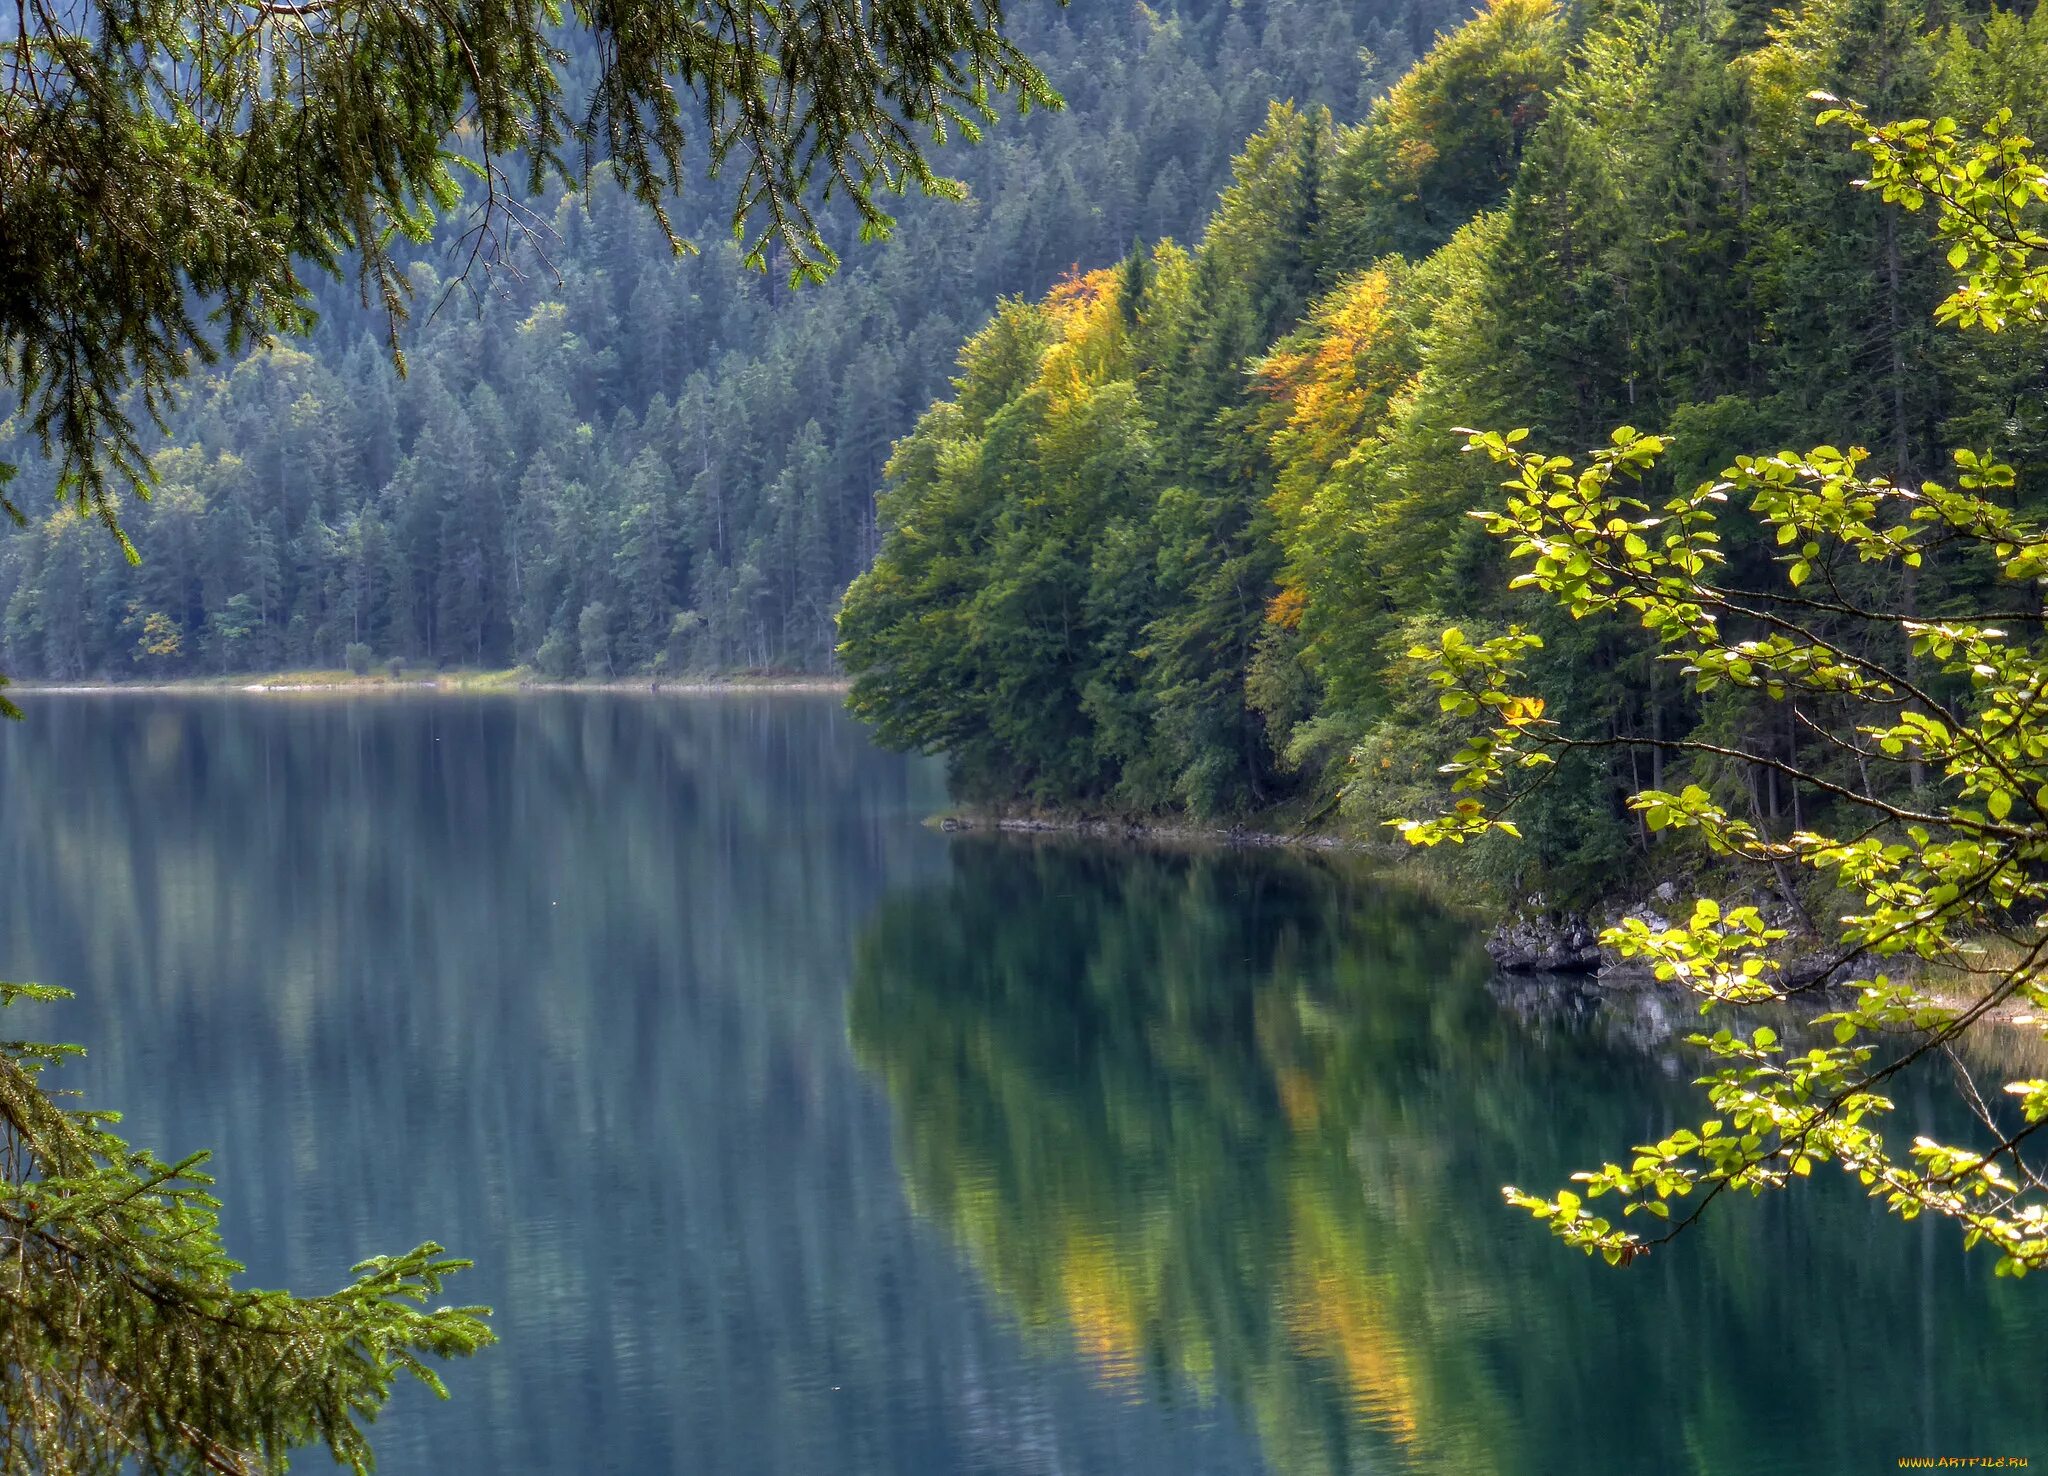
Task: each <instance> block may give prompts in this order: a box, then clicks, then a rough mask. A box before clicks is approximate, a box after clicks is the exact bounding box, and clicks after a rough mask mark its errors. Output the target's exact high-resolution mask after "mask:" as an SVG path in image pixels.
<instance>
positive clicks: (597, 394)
mask: <svg viewBox="0 0 2048 1476" xmlns="http://www.w3.org/2000/svg"><path fill="white" fill-rule="evenodd" d="M1456 13H1457V10H1456V5H1455V3H1454V0H1344V3H1341V4H1319V3H1315V0H1260V3H1253V4H1245V3H1229V0H1179V3H1177V4H1175V5H1173V6H1170V7H1161V8H1159V9H1156V10H1155V9H1151V8H1148V7H1147V6H1145V5H1142V4H1132V5H1119V6H1096V5H1085V6H1075V7H1073V8H1071V9H1067V10H1062V9H1058V8H1056V7H1053V6H1049V5H1048V6H1030V7H1027V8H1024V9H1023V10H1021V11H1020V12H1019V14H1018V15H1017V17H1016V19H1015V21H1014V23H1013V29H1014V30H1015V33H1016V35H1017V38H1018V41H1019V43H1020V44H1021V45H1022V46H1023V47H1024V49H1025V50H1026V51H1028V52H1029V53H1030V54H1031V55H1033V56H1034V57H1035V58H1036V59H1037V61H1038V62H1039V63H1040V64H1041V65H1042V66H1043V67H1044V68H1045V69H1046V71H1047V74H1048V75H1049V77H1050V78H1051V79H1052V81H1053V82H1054V84H1055V85H1056V86H1057V87H1058V88H1059V89H1060V91H1061V92H1062V94H1063V95H1064V98H1065V102H1066V107H1065V109H1064V110H1063V111H1061V112H1057V113H1047V112H1043V111H1041V112H1039V113H1037V114H1035V115H1033V116H1032V117H1030V118H1028V119H1024V120H1021V121H1020V120H1017V119H1006V120H1004V121H1003V122H1002V123H1001V124H999V125H997V126H995V127H993V128H991V129H990V131H989V133H988V135H987V138H986V141H985V143H983V144H982V145H981V146H978V147H971V148H970V147H958V148H954V149H950V150H947V151H944V157H942V158H941V159H940V161H939V162H940V164H941V166H942V167H943V168H945V169H947V170H949V171H951V172H952V173H954V174H956V175H957V176H958V177H960V178H961V179H962V180H964V181H965V183H966V184H967V186H968V189H969V191H970V199H969V200H968V202H967V203H966V204H965V205H960V204H955V203H953V202H951V201H944V200H924V199H918V198H915V197H912V198H909V199H906V200H904V201H901V202H897V203H896V204H894V206H893V208H894V209H895V212H896V215H897V217H898V219H899V221H900V222H901V224H900V226H899V228H898V230H897V233H896V235H895V237H894V238H893V239H891V240H890V241H888V242H886V243H883V244H879V245H865V246H863V245H861V244H859V242H858V240H857V237H858V235H859V229H858V228H859V219H858V216H857V215H856V213H855V212H854V210H853V209H852V208H851V207H850V206H849V205H848V203H847V202H846V201H845V200H843V199H840V200H836V201H829V202H824V203H823V204H822V206H821V208H820V220H821V223H822V225H823V227H824V230H825V234H826V235H827V236H828V237H829V238H831V239H832V240H834V241H836V242H838V243H839V244H840V246H841V247H842V248H843V260H844V263H845V265H844V267H843V269H842V270H841V272H840V273H839V274H838V275H837V276H836V277H835V278H834V279H833V280H831V281H830V282H827V283H824V284H821V285H808V286H805V287H804V288H802V289H800V290H792V288H791V287H790V286H789V284H788V280H787V270H786V263H785V262H782V261H780V260H778V261H777V262H774V263H771V264H770V267H769V269H768V270H767V271H764V272H755V271H749V270H746V269H745V268H744V267H743V265H742V262H741V256H742V252H741V250H740V248H739V246H738V245H736V244H735V242H734V241H733V240H732V238H731V233H730V230H729V227H728V225H727V222H726V221H725V219H724V217H723V215H722V213H721V211H722V210H723V208H724V199H723V196H722V195H721V194H720V193H719V192H718V191H716V190H710V191H703V192H700V193H699V194H698V195H694V196H686V197H685V198H684V200H683V201H682V202H681V203H680V204H679V205H678V207H677V213H676V220H677V223H678V226H679V228H680V229H681V231H682V233H683V234H684V235H685V236H686V237H688V238H689V239H690V241H691V242H692V244H693V245H694V246H695V247H696V248H697V250H698V254H696V255H694V256H684V257H681V258H678V257H676V256H675V255H673V254H672V253H671V252H670V250H669V249H668V247H667V245H666V243H665V241H664V240H663V237H662V234H661V228H660V226H659V224H658V223H657V222H656V220H655V219H654V218H653V217H652V216H651V215H650V214H649V213H648V212H647V211H645V210H644V209H642V208H641V207H640V205H639V203H638V202H637V201H635V200H633V199H632V198H631V197H630V195H629V194H628V193H627V191H625V190H624V189H622V188H620V187H619V186H618V185H617V184H616V183H614V182H612V180H611V178H610V176H609V173H608V171H607V169H606V168H605V166H603V165H600V166H599V167H598V169H597V171H596V172H595V174H594V176H593V177H592V179H591V181H590V183H589V185H588V187H587V188H584V189H581V190H569V189H564V188H556V189H554V190H553V191H552V192H551V193H550V194H547V195H545V196H543V197H542V198H540V199H537V200H533V201H530V202H528V203H527V204H526V205H525V206H524V207H523V209H524V210H528V211H530V212H531V217H532V218H531V221H530V223H529V232H530V240H528V241H527V242H526V243H525V244H524V246H523V248H521V249H516V250H514V251H513V252H511V253H510V254H509V256H508V258H507V259H506V260H505V261H504V262H502V263H501V264H500V269H499V270H497V271H495V272H493V273H490V274H486V273H484V272H482V271H478V270H468V271H467V272H466V274H465V269H466V268H467V267H468V265H469V253H470V252H471V250H472V249H473V247H474V246H475V244H476V243H475V241H474V240H473V238H472V236H471V232H472V230H473V228H474V220H473V218H472V216H471V215H470V214H469V213H467V212H465V211H463V210H460V209H458V210H453V211H449V212H446V213H444V216H443V218H442V221H441V223H440V225H439V226H438V227H437V230H436V234H435V237H434V239H433V241H432V242H430V243H429V244H427V245H425V246H423V247H417V248H413V247H407V246H406V245H405V243H403V242H401V243H400V249H401V251H403V252H405V253H406V254H405V255H404V256H403V257H402V262H403V264H404V265H405V266H406V267H407V269H408V270H409V272H410V274H411V278H412V281H413V285H414V295H413V301H414V308H415V312H414V321H413V322H412V324H410V325H409V326H407V327H406V328H405V329H404V330H403V331H402V333H401V335H400V347H401V348H402V350H403V352H404V356H405V362H406V367H407V371H408V372H407V375H406V377H405V378H404V379H401V378H400V377H399V374H398V369H397V366H396V365H395V364H394V362H393V358H392V354H391V352H390V350H389V347H388V346H387V343H386V336H387V327H388V325H387V322H386V319H385V316H384V313H383V310H382V307H381V304H375V305H370V306H365V304H364V303H363V302H362V301H360V300H359V298H358V294H357V291H356V288H355V284H354V283H353V282H340V281H333V280H327V279H322V280H321V281H320V282H319V283H318V284H317V285H316V286H315V288H314V293H313V305H314V306H315V307H316V308H317V310H318V314H319V319H318V323H317V326H316V327H315V328H314V330H313V331H312V332H311V334H310V335H308V336H306V337H304V338H297V339H291V340H282V339H281V340H279V341H278V342H277V343H276V344H274V345H273V346H271V347H268V348H265V349H262V350H260V351H258V352H255V353H252V354H249V355H247V356H245V357H243V358H242V359H240V360H239V361H238V362H225V363H223V364H221V365H218V366H215V367H214V368H212V369H210V370H205V371H203V372H202V374H201V375H200V376H198V377H196V378H195V381H194V382H193V383H192V384H191V385H190V387H189V389H188V391H187V392H186V393H185V394H184V395H183V396H182V398H181V402H180V403H179V404H178V405H177V406H176V407H175V409H174V410H173V411H172V413H171V414H170V416H169V417H168V420H169V429H168V432H167V433H166V434H165V435H164V436H163V437H162V438H161V442H162V443H161V446H160V447H159V448H158V449H157V450H156V453H155V456H154V471H155V475H156V480H157V486H156V489H155V492H154V495H153V497H152V499H151V501H150V502H149V503H148V504H147V505H145V506H141V507H134V508H131V509H129V510H127V511H125V512H124V513H123V519H124V524H125V526H126V527H127V529H128V532H129V534H130V536H131V537H132V539H133V541H134V543H135V545H136V547H137V548H138V549H140V550H141V552H142V554H143V557H144V562H143V563H142V565H141V567H139V568H137V569H132V570H131V569H130V568H128V567H127V565H126V564H125V562H124V560H123V558H122V553H121V550H120V549H119V548H118V547H116V546H114V545H112V544H111V543H110V542H109V541H108V540H106V539H105V538H104V537H102V536H99V534H98V530H97V529H96V528H95V527H94V526H93V524H92V520H91V519H90V518H89V517H86V518H82V517H79V516H77V515H76V514H75V513H74V512H71V511H58V512H56V513H54V514H51V513H48V512H47V509H49V508H50V506H51V501H50V499H49V496H48V492H49V484H50V483H51V482H52V481H53V480H54V478H55V476H56V468H55V467H54V466H53V465H51V464H50V463H48V462H45V461H44V460H43V459H42V458H41V457H40V456H39V455H37V454H36V451H35V448H34V445H33V438H32V437H31V436H30V435H29V434H28V432H27V429H26V427H25V426H24V425H22V424H21V423H20V417H16V418H15V419H14V420H5V419H0V461H11V462H15V463H17V464H19V465H21V466H22V468H23V474H22V478H21V480H20V481H19V482H17V483H16V484H15V485H14V486H13V487H12V488H11V489H9V496H10V497H11V499H12V500H13V501H14V502H15V504H16V505H17V506H20V507H23V508H26V509H30V510H31V511H32V512H33V513H34V514H35V522H34V525H33V526H31V527H28V528H27V529H25V530H21V531H15V530H12V529H7V528H5V527H4V525H0V671H5V672H8V673H10V674H12V675H14V676H17V677H28V678H45V679H55V680H67V679H77V678H80V677H86V676H92V677H102V678H108V677H110V678H124V677H125V678H137V677H141V678H155V679H161V678H165V677H177V676H187V675H193V674H203V673H209V672H213V673H219V672H228V671H235V672H240V671H269V670H276V669H278V668H280V667H286V666H290V667H328V668H333V667H339V666H341V665H343V664H344V663H345V662H350V663H353V664H357V665H362V664H365V663H368V662H371V661H374V662H375V663H377V665H378V666H380V667H382V666H383V665H384V664H385V663H388V662H390V661H392V660H393V659H397V660H399V661H401V662H404V663H407V664H410V665H412V666H415V667H424V668H429V669H431V668H436V667H440V666H443V665H456V664H463V665H471V666H475V665H485V666H495V667H505V666H512V665H521V664H523V665H527V666H531V667H533V668H535V669H537V670H538V671H540V672H542V673H544V674H546V675H548V676H550V677H554V678H564V677H583V676H596V677H607V676H614V675H618V676H623V675H626V674H629V673H636V672H640V673H645V672H653V671H660V670H670V671H685V670H693V671H724V670H733V669H774V670H793V671H821V670H826V669H829V668H830V667H831V665H832V662H833V647H834V644H835V640H836V638H835V635H834V632H833V615H834V612H835V610H836V608H837V603H838V599H839V596H840V592H841V591H842V590H843V589H844V588H845V586H846V584H847V581H848V580H849V579H851V578H852V577H853V575H855V574H856V573H858V572H859V571H860V570H861V569H863V568H865V567H866V566H867V565H868V563H869V562H870V561H871V560H872V558H873V556H874V553H875V550H876V548H877V546H878V541H879V535H878V532H877V528H876V524H875V520H874V493H875V490H876V488H877V487H878V486H879V485H880V483H881V481H882V476H883V468H884V466H885V464H886V462H887V460H888V456H889V451H890V446H891V443H892V442H893V441H894V440H895V439H896V438H897V437H898V436H900V435H902V434H904V433H905V432H907V431H908V430H909V429H910V428H911V426H912V425H913V424H914V422H915V419H916V417H917V415H918V414H919V413H920V412H921V411H922V410H923V409H924V408H925V407H926V406H927V405H929V404H930V403H931V401H932V400H933V399H934V398H935V397H937V396H939V395H940V394H943V393H945V392H946V385H947V373H948V370H949V369H950V366H951V364H952V362H953V359H954V357H955V356H956V354H957V353H958V351H959V347H960V342H961V340H962V338H963V337H964V336H965V335H966V334H968V333H970V332H972V331H974V330H975V329H977V328H979V327H980V326H981V324H982V323H983V321H984V320H985V319H986V318H987V317H988V315H989V313H990V311H991V310H992V308H993V307H994V305H995V304H996V302H997V301H998V300H999V299H1001V298H1002V297H1003V296H1004V295H1005V294H1014V293H1029V294H1032V295H1036V294H1037V293H1038V292H1039V291H1040V290H1042V288H1043V287H1044V286H1045V284H1046V283H1048V282H1050V281H1052V280H1054V279H1056V278H1057V277H1059V276H1060V275H1061V274H1063V273H1065V272H1067V271H1069V270H1071V269H1073V268H1074V267H1076V266H1077V265H1078V266H1080V267H1092V266H1098V265H1102V264H1105V263H1110V262H1114V261H1115V260H1117V259H1118V258H1119V257H1121V256H1122V255H1124V254H1126V253H1127V252H1128V251H1129V250H1130V248H1131V243H1132V242H1133V241H1134V240H1136V239H1138V238H1144V239H1147V240H1157V239H1160V238H1163V237H1167V236H1182V235H1186V234H1188V233H1190V232H1191V231H1194V230H1196V229H1198V228H1199V226H1200V223H1201V220H1202V218H1203V217H1204V215H1206V213H1207V212H1208V211H1209V209H1210V208H1211V206H1212V205H1213V203H1214V201H1215V199H1216V196H1217V192H1218V190H1219V189H1220V188H1221V187H1222V186H1223V185H1225V184H1226V183H1227V182H1228V180H1229V178H1230V156H1231V152H1232V149H1233V146H1234V141H1235V140H1238V139H1241V138H1242V137H1244V136H1245V135H1246V134H1247V133H1249V132H1250V131H1251V130H1252V129H1253V128H1255V127H1256V126H1257V125H1258V122H1259V119H1260V118H1261V117H1262V116H1263V114H1264V111H1265V107H1266V103H1267V100H1268V99H1269V98H1270V97H1274V96H1281V97H1294V98H1297V99H1299V100H1300V101H1301V102H1302V103H1303V104H1304V105H1314V106H1327V107H1330V108H1332V109H1335V110H1336V111H1337V112H1339V113H1342V114H1352V113H1356V112H1358V111H1359V110H1361V109H1362V108H1363V107H1364V106H1366V105H1367V104H1368V103H1369V102H1370V100H1371V98H1372V96H1373V94H1374V93H1375V92H1376V91H1377V90H1379V89H1380V88H1381V87H1383V86H1384V84H1385V82H1386V81H1387V80H1388V79H1389V78H1391V77H1393V76H1396V75H1398V74H1399V72H1400V71H1401V70H1402V69H1404V68H1405V67H1406V66H1407V65H1408V64H1409V63H1410V62H1412V60H1413V59H1414V58H1415V57H1416V56H1417V55H1418V54H1419V53H1420V52H1422V51H1424V50H1426V49H1427V48H1428V46H1429V44H1430V40H1431V37H1432V35H1433V34H1434V33H1435V31H1436V30H1437V29H1438V28H1439V27H1440V26H1442V25H1445V24H1448V23H1450V22H1451V21H1452V20H1454V19H1455V16H1456ZM579 44H581V45H582V47H583V49H582V50H576V49H575V48H574V47H572V50H571V62H572V65H571V66H570V68H569V69H568V75H567V78H566V82H567V85H568V86H569V87H570V88H571V89H572V90H575V89H578V88H581V89H583V90H586V91H587V90H588V85H589V83H588V76H587V74H588V73H590V72H592V71H594V69H595V60H594V53H592V52H591V51H590V50H589V48H588V44H587V42H583V43H579ZM10 535H11V536H10Z"/></svg>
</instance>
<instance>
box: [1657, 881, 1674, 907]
mask: <svg viewBox="0 0 2048 1476" xmlns="http://www.w3.org/2000/svg"><path fill="white" fill-rule="evenodd" d="M1656 896H1657V900H1658V901H1659V902H1662V903H1663V904H1664V905H1665V906H1667V907H1668V906H1670V905H1671V904H1672V903H1673V902H1676V901H1677V900H1678V883H1677V882H1659V883H1658V884H1657V892H1656Z"/></svg>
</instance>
